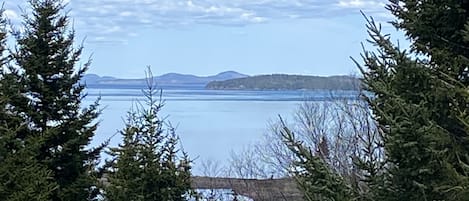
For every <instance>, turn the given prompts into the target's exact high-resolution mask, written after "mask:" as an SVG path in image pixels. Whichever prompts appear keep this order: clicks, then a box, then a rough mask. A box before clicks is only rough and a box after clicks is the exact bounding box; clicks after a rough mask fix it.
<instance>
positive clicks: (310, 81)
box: [205, 74, 360, 90]
mask: <svg viewBox="0 0 469 201" xmlns="http://www.w3.org/2000/svg"><path fill="white" fill-rule="evenodd" d="M359 87H360V80H359V79H358V78H355V77H352V76H329V77H321V76H308V75H286V74H272V75H258V76H252V77H245V78H236V79H229V80H225V81H212V82H209V83H208V84H207V85H206V87H205V88H207V89H229V90H357V89H358V88H359Z"/></svg>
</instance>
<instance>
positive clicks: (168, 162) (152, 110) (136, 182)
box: [105, 73, 191, 201]
mask: <svg viewBox="0 0 469 201" xmlns="http://www.w3.org/2000/svg"><path fill="white" fill-rule="evenodd" d="M147 80H148V89H147V90H144V91H143V93H144V95H145V98H146V100H145V102H144V103H140V102H139V103H138V104H137V105H136V109H135V110H130V111H129V112H128V114H127V120H126V124H125V128H124V129H123V130H122V131H121V132H120V133H121V135H122V137H123V142H122V143H121V144H120V145H119V146H118V147H115V148H111V149H110V152H109V153H110V154H111V155H112V156H113V160H112V161H108V168H107V170H108V171H107V179H108V182H107V183H108V184H107V186H108V187H107V188H105V196H106V198H107V200H109V201H127V200H135V201H183V200H186V196H187V195H188V193H190V191H191V186H190V185H191V179H190V176H191V174H190V168H191V167H190V161H189V159H188V156H187V154H186V153H184V152H183V153H182V157H180V154H179V151H178V148H177V143H178V138H177V136H176V134H175V130H174V128H172V127H171V126H170V125H169V127H168V128H166V129H165V124H166V122H165V121H164V119H163V118H162V117H161V116H159V115H158V113H159V112H160V110H161V108H162V107H163V102H162V100H161V91H159V90H157V89H156V88H155V85H154V84H153V78H152V76H151V73H150V76H148V78H147Z"/></svg>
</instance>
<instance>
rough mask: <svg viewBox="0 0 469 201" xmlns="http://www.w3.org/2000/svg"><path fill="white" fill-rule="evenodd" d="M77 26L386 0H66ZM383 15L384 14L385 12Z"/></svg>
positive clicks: (156, 23) (332, 10)
mask: <svg viewBox="0 0 469 201" xmlns="http://www.w3.org/2000/svg"><path fill="white" fill-rule="evenodd" d="M25 2H26V0H17V1H16V3H13V2H11V1H9V2H6V9H7V12H6V13H5V15H6V16H8V17H9V18H15V19H19V15H18V14H17V13H19V9H18V5H17V4H19V5H20V7H22V8H26V9H27V8H28V7H27V6H26V4H25ZM65 2H68V3H69V6H68V7H67V8H68V9H71V11H72V12H71V13H70V14H71V17H72V18H73V20H74V21H75V23H74V24H75V25H76V27H75V28H76V29H77V30H80V32H81V33H83V32H84V33H83V34H85V35H88V36H89V37H90V38H91V37H92V36H96V35H98V34H108V35H113V36H115V35H120V36H121V37H123V38H124V37H128V35H127V34H126V33H125V31H123V30H132V29H134V28H135V27H138V26H145V27H154V28H168V27H178V26H191V25H196V24H213V25H217V26H246V25H250V24H257V23H265V22H268V21H275V20H278V19H302V18H303V19H304V18H331V17H336V16H344V15H346V14H350V13H355V14H356V13H358V11H359V10H364V11H365V12H366V13H367V14H369V15H376V14H380V13H383V12H385V10H384V8H383V7H384V2H385V0H95V1H89V0H66V1H65ZM380 16H382V14H380Z"/></svg>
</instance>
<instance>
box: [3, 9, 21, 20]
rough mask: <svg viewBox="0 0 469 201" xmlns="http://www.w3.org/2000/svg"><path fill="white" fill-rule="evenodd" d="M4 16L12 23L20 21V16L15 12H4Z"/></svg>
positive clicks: (8, 10) (7, 10)
mask: <svg viewBox="0 0 469 201" xmlns="http://www.w3.org/2000/svg"><path fill="white" fill-rule="evenodd" d="M3 16H4V17H6V18H8V19H9V20H12V21H16V20H19V15H18V14H17V13H16V12H15V11H14V10H10V9H6V10H5V11H3Z"/></svg>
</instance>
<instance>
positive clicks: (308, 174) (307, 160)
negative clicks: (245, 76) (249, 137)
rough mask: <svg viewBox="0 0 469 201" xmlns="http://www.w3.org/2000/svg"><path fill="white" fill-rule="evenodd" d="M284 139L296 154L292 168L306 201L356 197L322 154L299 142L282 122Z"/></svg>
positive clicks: (330, 200)
mask: <svg viewBox="0 0 469 201" xmlns="http://www.w3.org/2000/svg"><path fill="white" fill-rule="evenodd" d="M281 124H282V129H281V130H280V132H281V134H282V138H283V140H284V142H285V144H286V145H287V146H288V148H289V149H290V150H291V151H292V152H293V153H294V154H295V156H296V160H295V161H294V163H293V166H292V167H291V170H290V171H291V173H292V174H293V176H294V178H295V180H296V182H297V184H298V187H299V189H300V190H301V191H302V192H303V197H304V199H305V200H306V201H349V200H353V198H354V197H355V196H354V194H353V190H352V188H351V186H350V185H349V184H347V183H346V182H345V181H344V179H343V178H342V177H341V176H340V175H339V174H337V172H335V171H334V170H333V169H332V168H331V167H330V166H328V165H327V164H326V162H325V161H324V158H322V157H321V156H320V154H314V152H313V151H312V150H311V149H310V148H309V147H308V146H307V145H305V144H304V143H302V142H300V141H298V140H297V139H296V137H295V134H294V133H293V132H292V131H291V130H290V129H288V127H287V126H286V125H285V123H284V122H283V121H282V120H281Z"/></svg>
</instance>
